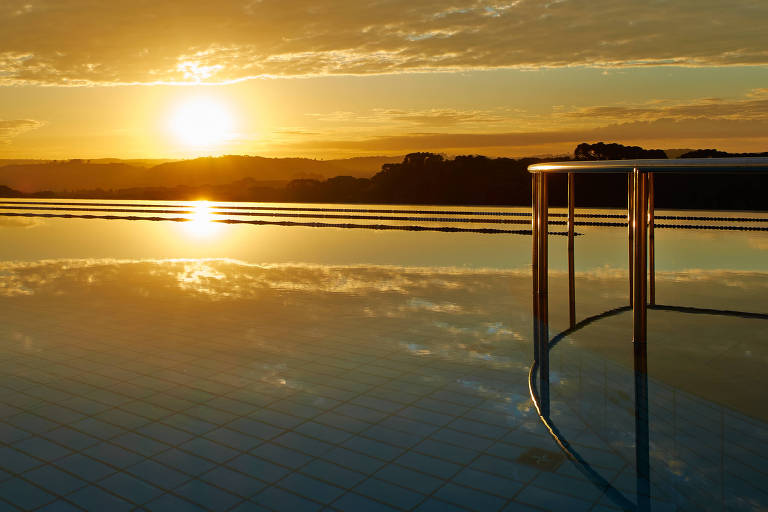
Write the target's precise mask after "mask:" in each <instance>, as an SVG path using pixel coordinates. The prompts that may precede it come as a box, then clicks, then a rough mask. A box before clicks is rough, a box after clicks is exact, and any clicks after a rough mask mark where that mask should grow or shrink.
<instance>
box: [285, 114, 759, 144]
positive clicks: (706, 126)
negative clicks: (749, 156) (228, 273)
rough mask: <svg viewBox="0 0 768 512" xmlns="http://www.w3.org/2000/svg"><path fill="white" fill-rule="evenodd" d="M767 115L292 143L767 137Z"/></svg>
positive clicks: (650, 139)
mask: <svg viewBox="0 0 768 512" xmlns="http://www.w3.org/2000/svg"><path fill="white" fill-rule="evenodd" d="M767 133H768V120H765V119H754V120H753V119H744V120H734V119H687V118H686V119H669V118H667V119H656V120H653V121H629V122H621V123H611V124H607V125H604V126H600V127H597V128H589V129H574V130H549V131H535V132H534V131H511V132H497V133H471V132H463V133H410V134H406V135H386V136H377V137H368V138H361V139H349V138H344V139H342V138H339V139H324V140H321V139H315V140H306V141H300V142H295V143H292V144H291V145H290V146H291V147H292V148H296V149H305V150H309V149H317V150H319V149H332V150H343V151H393V152H403V151H441V150H450V149H460V148H469V149H470V150H476V149H478V148H490V147H494V148H496V147H524V146H537V145H547V144H559V143H578V142H584V141H598V140H621V141H625V142H631V141H636V140H643V141H653V140H658V141H665V140H673V139H677V140H679V139H681V138H682V139H686V138H687V139H708V140H723V139H743V138H759V139H765V138H766V134H767Z"/></svg>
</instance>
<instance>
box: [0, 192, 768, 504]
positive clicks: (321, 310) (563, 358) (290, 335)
mask: <svg viewBox="0 0 768 512" xmlns="http://www.w3.org/2000/svg"><path fill="white" fill-rule="evenodd" d="M69 202H70V203H73V204H70V205H59V206H58V207H59V208H64V209H63V210H53V209H51V208H52V207H53V205H46V204H34V203H32V202H27V203H26V204H20V203H16V204H11V201H10V200H8V202H6V203H5V204H4V205H0V239H2V244H0V432H1V433H2V434H1V435H0V452H2V453H0V500H2V502H0V505H2V508H3V509H8V510H15V509H21V510H222V511H223V510H238V511H239V510H275V511H282V510H291V511H293V510H336V511H360V510H366V511H367V510H384V511H386V510H417V511H441V510H446V511H453V510H470V511H482V512H484V511H492V510H504V511H513V510H514V511H517V510H523V511H525V510H585V511H586V510H595V511H597V510H600V511H603V510H621V509H638V510H642V509H644V508H645V509H650V510H764V509H765V508H766V507H768V493H766V491H765V488H766V487H767V486H766V485H765V484H766V481H768V480H767V479H768V448H767V447H768V408H766V406H765V400H764V397H763V395H764V390H765V389H766V384H768V377H766V376H765V371H764V368H765V367H766V366H765V365H766V363H767V362H768V347H767V346H766V344H765V342H766V340H768V319H766V318H764V316H765V314H766V313H768V307H766V305H768V300H766V299H768V258H766V255H768V233H767V232H765V231H720V230H711V229H696V230H685V229H659V230H658V231H657V232H656V244H657V260H656V268H657V302H658V303H660V304H664V305H669V306H672V308H670V309H666V310H651V311H649V330H648V379H649V381H648V389H649V394H648V418H649V423H648V425H649V431H650V446H649V449H648V453H647V456H648V458H649V460H650V470H651V472H650V499H649V500H647V501H643V500H642V499H638V498H639V497H638V496H637V491H638V489H637V475H636V460H635V458H636V456H637V451H636V449H635V448H636V447H635V428H636V423H635V413H636V410H635V401H634V391H633V386H634V373H633V347H632V342H631V330H632V325H631V321H632V320H631V313H630V312H624V313H618V314H616V315H614V316H611V317H608V318H605V319H602V320H600V321H598V322H594V323H591V324H589V325H587V326H585V327H584V328H583V329H580V330H578V331H576V332H573V333H572V334H570V335H567V336H565V337H564V338H563V339H562V340H561V341H560V342H559V343H558V344H557V346H556V347H555V348H553V349H552V351H551V354H550V383H551V401H550V408H551V412H550V419H551V421H552V423H553V424H554V425H555V426H556V427H557V430H558V432H559V434H560V435H561V437H562V438H563V439H567V441H568V443H569V446H570V447H571V448H573V449H574V450H575V451H577V452H578V453H579V456H580V457H581V461H580V462H581V463H574V462H573V461H571V460H570V459H568V458H567V457H566V455H565V452H564V451H563V450H561V448H560V446H558V444H557V443H556V441H555V439H554V438H553V436H552V435H551V433H550V432H549V430H548V429H547V428H546V426H545V425H544V423H543V422H542V419H541V418H540V417H539V414H538V413H537V411H536V408H535V407H534V406H533V403H532V401H531V398H530V395H529V390H528V374H529V369H530V367H531V362H532V358H533V347H532V342H531V329H532V322H531V291H532V290H531V276H530V266H529V265H530V257H531V239H530V236H529V235H527V234H524V233H521V234H518V233H515V231H524V230H525V229H527V228H529V226H526V225H525V224H524V223H500V222H486V223H484V222H483V221H488V220H494V219H495V220H500V219H501V220H503V219H508V220H510V219H511V220H523V221H525V222H527V221H528V220H529V219H528V218H527V217H525V216H524V215H518V214H525V213H526V210H525V209H514V208H464V207H462V208H452V209H451V208H446V207H430V208H425V207H381V206H370V205H369V206H366V205H363V206H360V205H348V206H339V205H333V206H331V205H320V206H318V205H267V207H270V208H272V209H270V210H263V209H262V210H259V209H257V208H264V207H265V205H234V204H216V203H201V204H191V205H190V204H188V203H169V202H163V203H147V202H143V203H142V205H143V206H137V205H136V203H130V202H122V203H120V202H112V203H111V204H113V206H100V205H99V203H98V202H95V201H80V202H76V201H69ZM75 203H78V204H75ZM147 204H150V206H146V205H147ZM115 205H116V206H115ZM20 206H23V207H25V208H29V209H20V208H19V207H20ZM232 206H241V207H242V206H246V207H251V208H252V209H250V210H240V211H236V213H237V215H235V214H230V213H226V214H224V215H219V213H217V212H232V211H235V210H232V208H231V207H232ZM67 208H69V210H67ZM281 208H282V209H281ZM286 208H298V209H296V210H288V209H286ZM310 208H315V210H311V209H310ZM318 208H323V210H322V211H321V210H319V209H318ZM332 208H335V209H346V210H353V209H357V210H369V211H370V210H374V209H379V210H380V209H390V210H397V211H399V213H398V212H394V213H393V212H388V213H370V212H369V213H365V212H350V211H345V212H336V213H335V214H339V215H344V216H345V217H343V218H334V219H329V218H324V217H320V215H329V214H330V212H329V211H328V210H330V209H332ZM110 209H111V210H130V211H128V212H115V211H111V212H110V211H106V210H110ZM423 211H429V213H418V212H423ZM159 212H162V213H159ZM435 212H437V213H435ZM446 212H447V213H446ZM451 212H452V213H451ZM456 212H461V213H456ZM6 213H7V214H13V215H4V214H6ZM276 213H291V214H300V215H303V216H302V217H278V216H269V215H270V214H276ZM604 213H605V212H604ZM608 213H611V212H608ZM612 213H616V212H612ZM619 213H620V212H619ZM673 213H674V212H673ZM19 214H21V215H19ZM245 214H254V215H250V216H249V215H245ZM255 214H258V216H257V215H255ZM512 214H515V215H512ZM700 214H707V212H698V213H697V215H700ZM708 214H709V215H714V214H712V213H711V212H710V213H708ZM54 215H55V216H54ZM62 215H73V216H74V217H72V218H63V217H61V216H62ZM83 215H91V216H92V217H108V218H81V217H77V216H83ZM717 215H722V214H720V213H718V214H717ZM732 215H733V216H744V215H747V214H743V213H738V214H732ZM749 215H751V216H752V217H755V218H756V219H759V218H761V215H760V214H749ZM364 216H378V217H384V216H386V217H399V218H402V219H403V220H398V219H392V218H390V219H365V218H363V217H364ZM138 217H144V219H143V220H141V219H137V218H138ZM763 217H768V215H763ZM128 218H133V219H134V220H128ZM180 218H189V219H191V220H190V221H188V222H180V221H179V219H180ZM429 218H434V219H440V220H426V219H429ZM149 219H152V220H149ZM163 219H165V220H163ZM173 219H176V220H173ZM226 219H230V220H244V221H252V220H254V219H256V220H267V221H270V222H271V221H277V222H283V223H284V225H273V224H259V223H251V222H247V223H246V222H243V223H233V224H227V223H222V222H218V221H219V220H226ZM457 219H461V220H457ZM286 222H287V223H286ZM339 223H343V224H347V225H351V224H354V225H355V226H348V227H347V228H341V227H333V226H329V224H336V225H338V224H339ZM297 224H304V225H297ZM722 224H727V223H722ZM361 225H362V227H361ZM712 225H719V224H718V223H712ZM749 225H751V226H768V221H759V220H757V221H754V222H750V223H749ZM366 226H367V227H366ZM383 226H389V227H390V228H385V227H383ZM391 226H398V228H391ZM414 227H415V228H414ZM425 227H427V228H435V227H437V228H467V229H465V230H457V231H438V230H431V229H429V230H414V229H416V228H425ZM374 228H375V229H374ZM406 228H407V229H406ZM482 229H487V232H482V231H479V230H482ZM552 229H553V230H554V231H558V230H560V229H561V227H560V228H558V226H553V227H552ZM492 230H496V231H492ZM577 230H578V231H579V233H580V236H578V237H577V240H576V296H577V301H576V311H577V317H578V318H580V319H581V318H587V317H590V316H593V315H598V314H600V313H602V312H604V311H606V310H610V309H612V308H615V307H618V306H624V305H626V303H627V295H628V290H627V282H628V275H627V271H626V260H627V254H626V251H627V246H626V228H623V229H622V228H618V227H608V226H579V227H577ZM498 231H506V232H498ZM550 254H551V274H550V276H551V283H550V320H551V327H550V330H551V334H552V335H553V336H554V335H556V334H557V333H558V332H559V331H562V330H565V329H566V328H567V327H568V297H567V275H566V273H565V269H566V262H565V238H564V237H562V236H557V235H553V236H552V238H551V247H550ZM677 306H685V307H689V308H702V309H704V308H706V309H708V310H717V311H728V312H748V313H755V314H754V315H752V316H747V317H744V316H738V315H718V314H714V315H713V314H694V313H692V312H691V311H686V310H681V309H674V307H677ZM583 463H586V464H588V466H589V468H590V471H592V472H593V473H594V474H598V475H599V476H600V478H602V479H603V481H604V482H606V483H608V484H609V485H610V489H607V488H606V487H605V486H600V485H597V484H596V483H595V479H594V478H590V476H589V475H590V474H591V473H588V472H587V473H585V471H584V465H583Z"/></svg>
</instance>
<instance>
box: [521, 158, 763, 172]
mask: <svg viewBox="0 0 768 512" xmlns="http://www.w3.org/2000/svg"><path fill="white" fill-rule="evenodd" d="M635 169H640V170H642V171H643V172H669V173H689V172H693V173H702V172H704V173H706V172H712V173H722V172H723V171H728V172H729V173H733V172H737V173H753V172H754V173H765V172H768V158H765V157H751V158H677V159H669V160H661V159H648V160H589V161H585V160H578V161H567V162H545V163H540V164H533V165H529V166H528V171H530V172H534V173H539V172H545V173H547V174H552V173H568V172H598V173H599V172H609V173H611V172H612V173H617V172H618V173H623V172H632V171H634V170H635Z"/></svg>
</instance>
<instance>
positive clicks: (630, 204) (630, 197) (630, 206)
mask: <svg viewBox="0 0 768 512" xmlns="http://www.w3.org/2000/svg"><path fill="white" fill-rule="evenodd" d="M634 196H635V178H634V175H633V174H632V173H629V174H627V247H628V250H629V305H630V306H631V305H632V298H633V290H632V280H633V279H634V277H633V276H634V273H633V268H632V265H633V262H634V254H633V251H634V242H633V234H634V229H635V226H634V218H633V216H634V213H635V212H634Z"/></svg>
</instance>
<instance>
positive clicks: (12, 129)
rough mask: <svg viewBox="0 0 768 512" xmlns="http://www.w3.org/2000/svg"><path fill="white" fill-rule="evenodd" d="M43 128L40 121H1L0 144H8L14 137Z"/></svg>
mask: <svg viewBox="0 0 768 512" xmlns="http://www.w3.org/2000/svg"><path fill="white" fill-rule="evenodd" d="M41 126H43V123H42V122H40V121H35V120H32V119H14V120H7V121H4V120H2V119H0V144H2V143H8V142H10V141H11V139H13V138H14V137H16V136H18V135H21V134H22V133H24V132H28V131H30V130H35V129H37V128H40V127H41Z"/></svg>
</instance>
